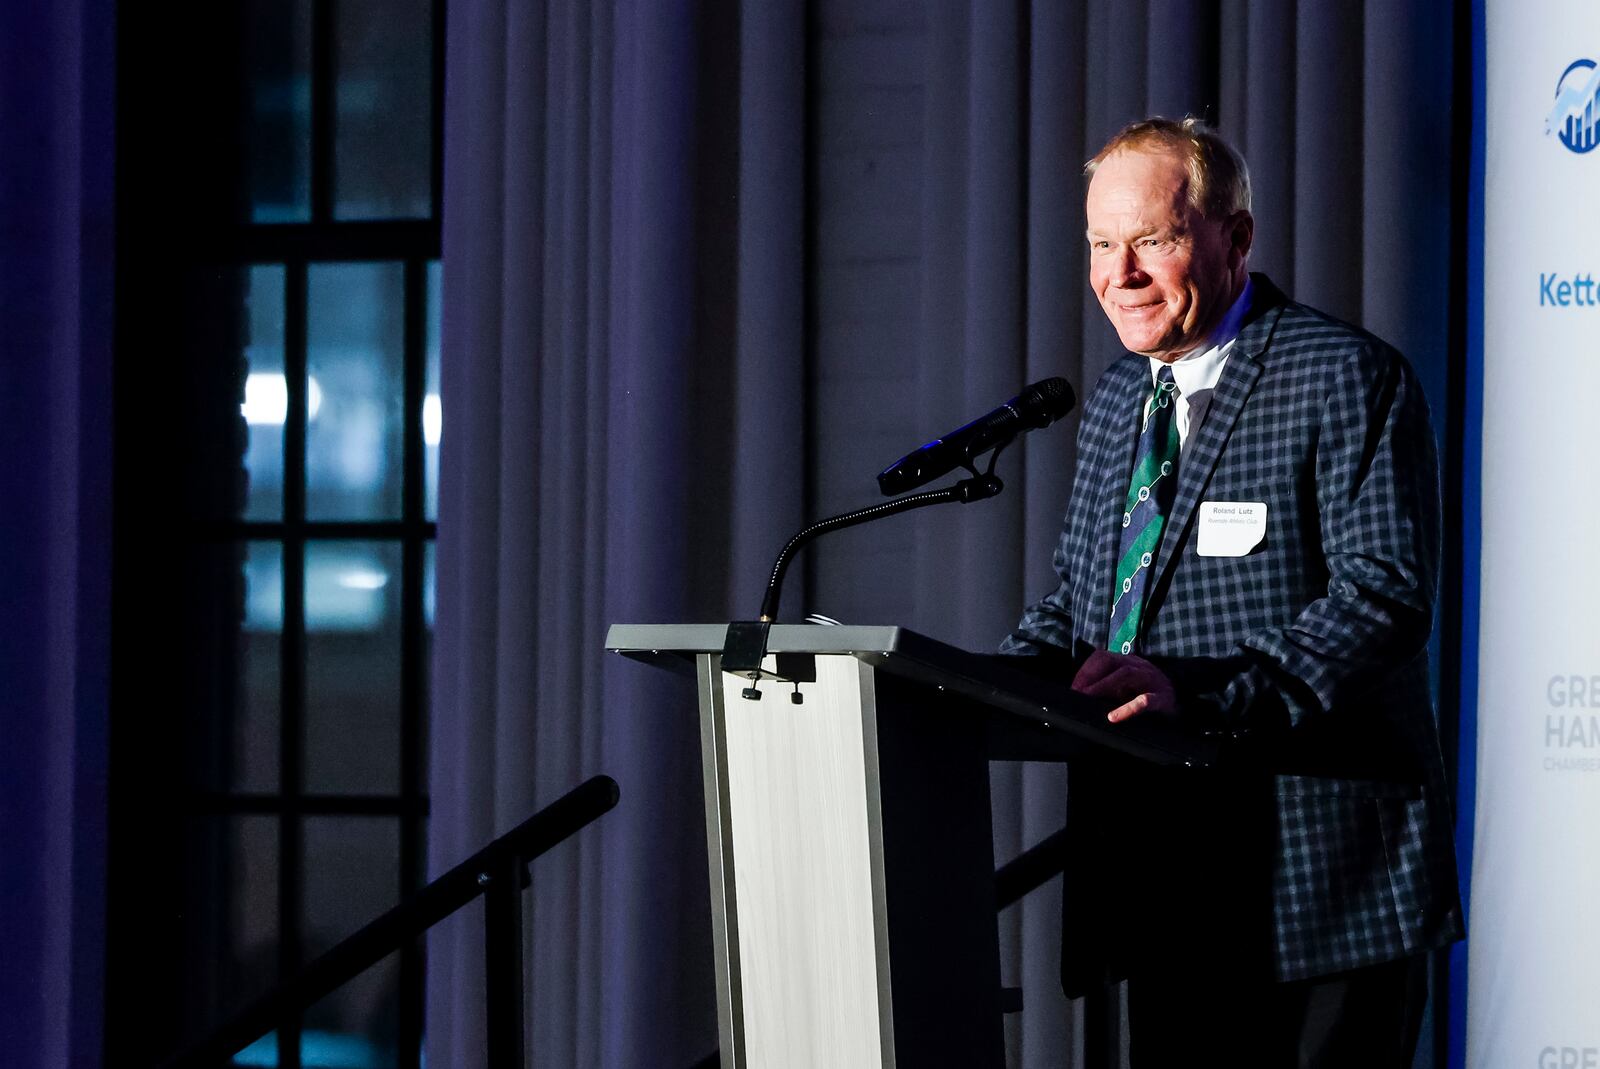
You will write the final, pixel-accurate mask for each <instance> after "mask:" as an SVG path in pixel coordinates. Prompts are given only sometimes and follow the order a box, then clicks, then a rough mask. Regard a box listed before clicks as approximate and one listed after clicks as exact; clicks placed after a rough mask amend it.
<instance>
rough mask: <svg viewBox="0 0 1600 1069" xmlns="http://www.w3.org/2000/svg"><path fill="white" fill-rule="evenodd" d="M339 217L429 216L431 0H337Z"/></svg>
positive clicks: (335, 206)
mask: <svg viewBox="0 0 1600 1069" xmlns="http://www.w3.org/2000/svg"><path fill="white" fill-rule="evenodd" d="M336 11H337V18H338V38H337V47H336V49H335V52H336V54H337V56H338V84H337V88H336V90H335V96H336V98H337V107H338V126H337V128H336V131H337V132H336V134H335V145H334V201H333V214H334V217H335V218H337V219H397V218H427V217H428V215H429V214H431V211H432V206H433V177H432V175H433V168H432V145H433V124H432V113H433V4H432V3H430V2H429V0H339V4H338V6H337V8H336Z"/></svg>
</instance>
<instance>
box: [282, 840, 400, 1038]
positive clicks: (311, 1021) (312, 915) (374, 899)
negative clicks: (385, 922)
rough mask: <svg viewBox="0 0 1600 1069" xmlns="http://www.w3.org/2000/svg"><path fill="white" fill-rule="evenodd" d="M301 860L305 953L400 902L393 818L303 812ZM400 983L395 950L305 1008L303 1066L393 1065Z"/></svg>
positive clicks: (317, 949) (322, 948)
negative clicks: (303, 885) (305, 814)
mask: <svg viewBox="0 0 1600 1069" xmlns="http://www.w3.org/2000/svg"><path fill="white" fill-rule="evenodd" d="M305 865H306V867H305V933H306V937H305V938H306V942H305V948H304V951H305V955H306V958H307V960H309V959H310V958H312V957H315V956H316V955H318V954H322V953H325V952H326V951H328V950H329V949H330V948H332V947H333V946H334V945H335V944H336V943H338V942H339V941H340V940H341V939H344V938H346V937H347V936H349V935H351V934H352V933H353V932H355V931H357V930H358V929H360V928H361V927H362V926H363V925H365V924H367V923H368V922H370V921H371V920H373V919H374V918H375V917H377V916H378V915H379V914H381V913H383V912H384V911H385V910H387V909H390V908H392V907H393V906H394V905H395V904H396V903H397V902H398V901H399V897H400V896H399V887H400V822H399V820H398V818H394V817H307V818H306V822H305ZM399 987H400V969H399V955H397V954H395V955H390V956H389V957H388V958H385V959H384V960H383V961H380V962H379V963H378V964H377V965H375V966H373V967H372V968H371V969H369V970H367V971H366V972H364V973H362V974H361V975H360V976H358V977H356V979H354V980H353V981H351V982H350V983H348V984H345V985H344V986H342V987H340V988H339V989H338V990H337V991H335V992H333V993H332V994H330V995H329V996H328V997H327V998H325V999H323V1000H322V1001H321V1002H318V1003H317V1004H315V1005H314V1006H312V1007H311V1008H310V1009H308V1010H307V1011H306V1015H305V1019H304V1032H303V1036H302V1047H301V1050H302V1052H303V1054H304V1055H305V1056H306V1057H305V1064H306V1065H308V1066H310V1065H318V1064H320V1065H335V1064H336V1065H349V1066H357V1065H360V1066H393V1065H395V1064H396V1057H395V1048H396V1045H397V1040H398V1036H399V1006H400V999H399ZM311 1056H315V1057H316V1058H317V1060H316V1061H312V1060H311Z"/></svg>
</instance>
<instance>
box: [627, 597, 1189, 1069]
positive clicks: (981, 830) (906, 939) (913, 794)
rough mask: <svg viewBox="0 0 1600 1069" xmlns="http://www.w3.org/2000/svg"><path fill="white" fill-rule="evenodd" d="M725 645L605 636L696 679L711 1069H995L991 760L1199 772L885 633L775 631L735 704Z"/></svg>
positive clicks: (1088, 704) (942, 653)
mask: <svg viewBox="0 0 1600 1069" xmlns="http://www.w3.org/2000/svg"><path fill="white" fill-rule="evenodd" d="M726 633H727V627H726V625H722V624H685V625H625V624H618V625H614V626H612V628H611V629H610V632H609V633H608V635H607V638H606V646H607V648H608V649H610V650H612V651H615V652H617V653H620V654H622V655H624V656H627V657H630V658H633V659H636V660H641V661H645V662H649V663H652V664H655V665H659V666H661V667H665V668H668V669H672V670H675V671H678V672H681V673H684V674H693V675H694V677H695V678H696V680H697V681H698V688H699V698H700V738H701V755H702V760H703V770H704V784H705V811H706V844H707V855H708V859H709V863H710V877H711V911H712V930H713V937H714V940H715V954H716V974H717V1026H718V1032H719V1035H720V1046H721V1056H722V1066H723V1069H745V1067H749V1069H788V1067H796V1069H798V1067H811V1066H840V1067H844V1066H848V1067H851V1069H866V1067H873V1069H890V1067H894V1066H900V1067H919V1066H946V1065H951V1066H954V1065H959V1066H964V1067H981V1066H996V1067H998V1066H1003V1065H1004V1064H1005V1057H1004V1042H1003V1034H1002V1027H1001V1016H1002V1009H1003V1007H1002V1001H1001V987H1000V955H999V937H998V926H997V922H996V915H995V894H994V881H993V875H994V848H993V832H992V827H991V820H990V802H989V769H988V764H989V762H990V761H992V760H1049V761H1062V760H1073V759H1077V758H1083V759H1086V760H1090V759H1092V760H1096V761H1107V760H1115V759H1116V758H1115V757H1113V756H1112V755H1121V757H1123V758H1126V759H1131V760H1133V761H1136V762H1141V763H1151V764H1156V765H1168V766H1171V765H1190V766H1194V765H1206V764H1209V763H1210V761H1211V760H1212V756H1213V755H1212V754H1211V753H1209V752H1208V751H1207V750H1206V749H1205V747H1204V746H1203V745H1202V744H1198V743H1197V742H1196V741H1195V740H1193V739H1188V738H1185V737H1183V736H1179V735H1177V734H1176V733H1173V732H1170V731H1168V730H1166V729H1165V727H1164V725H1162V724H1160V723H1156V722H1151V723H1142V722H1140V721H1138V720H1135V721H1130V722H1128V723H1125V724H1121V725H1117V726H1115V727H1113V726H1111V725H1109V724H1107V723H1106V721H1105V712H1106V710H1107V708H1108V703H1105V702H1095V701H1092V700H1090V699H1087V698H1084V697H1083V696H1082V695H1077V694H1074V693H1072V692H1070V691H1068V690H1067V689H1066V688H1065V687H1064V686H1062V685H1061V684H1059V683H1051V682H1049V681H1046V680H1043V679H1040V678H1037V677H1035V676H1032V675H1029V674H1028V673H1026V672H1024V671H1021V670H1019V669H1018V668H1017V667H1014V665H1015V663H1016V662H1013V661H1011V660H1010V659H1008V658H1001V657H995V656H984V655H978V654H972V653H967V652H965V651H962V650H958V649H955V648H953V647H951V646H947V645H945V644H943V643H940V642H937V641H935V640H933V639H930V638H927V637H925V636H922V635H919V634H916V633H915V632H912V631H909V630H906V629H904V628H898V627H854V626H816V625H784V624H776V625H773V627H772V629H771V633H770V636H769V640H768V643H767V651H768V657H767V660H766V661H765V662H764V665H765V667H766V668H767V669H768V670H769V671H771V672H776V671H777V670H778V667H779V664H780V662H781V663H782V667H783V674H784V676H785V677H786V678H788V679H793V680H800V682H792V683H780V682H777V681H775V680H772V679H764V680H762V681H761V682H760V683H759V685H758V687H759V690H760V693H761V697H760V698H759V699H758V700H752V699H751V698H748V697H745V696H743V694H742V692H743V691H744V690H745V689H746V688H747V687H749V686H750V681H749V680H748V679H745V678H743V677H740V676H735V675H733V674H731V673H725V672H723V671H722V668H721V652H722V649H723V643H724V638H725V636H726ZM797 697H798V701H797V700H796V698H797Z"/></svg>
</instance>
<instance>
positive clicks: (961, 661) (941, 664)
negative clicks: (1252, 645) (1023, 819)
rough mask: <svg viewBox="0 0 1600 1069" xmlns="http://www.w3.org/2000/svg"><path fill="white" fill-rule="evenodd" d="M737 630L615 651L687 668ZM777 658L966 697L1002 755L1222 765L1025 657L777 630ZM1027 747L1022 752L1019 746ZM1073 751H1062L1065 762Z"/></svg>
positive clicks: (656, 627)
mask: <svg viewBox="0 0 1600 1069" xmlns="http://www.w3.org/2000/svg"><path fill="white" fill-rule="evenodd" d="M727 632H728V625H727V624H613V625H612V626H611V629H610V631H609V632H608V633H607V635H606V648H607V649H609V650H611V651H613V652H616V653H620V654H623V655H624V656H626V657H630V658H633V659H636V660H642V661H648V662H652V663H656V664H661V665H663V666H667V667H671V666H672V665H674V664H678V665H683V666H685V667H687V666H688V665H689V663H690V662H692V661H693V660H694V659H695V658H696V657H698V656H701V655H707V654H720V653H721V652H722V649H723V644H724V642H725V640H726V638H727ZM767 652H768V653H773V654H777V653H799V654H816V655H819V656H822V655H841V656H850V657H855V658H857V659H859V660H861V661H863V662H864V663H866V664H869V665H872V666H874V667H875V668H877V669H879V670H880V671H884V672H888V673H890V674H892V675H894V676H897V677H899V678H902V679H906V680H909V681H911V682H914V683H918V684H923V685H926V686H929V687H932V688H936V689H937V690H939V691H943V692H948V693H950V694H954V695H959V696H961V697H964V698H967V699H970V700H971V701H973V702H976V703H978V704H979V705H981V706H982V707H984V708H987V709H988V710H990V711H991V712H993V713H998V714H1001V715H1000V716H999V717H993V718H991V735H992V736H995V738H999V737H1000V736H1005V737H1006V739H1007V740H1008V741H1006V742H999V743H993V744H992V749H993V750H994V754H995V756H996V757H1000V756H1011V752H1010V751H1012V750H1015V751H1016V755H1017V756H1021V755H1022V754H1023V753H1028V754H1035V755H1042V754H1043V753H1044V752H1045V751H1047V750H1049V749H1050V747H1049V746H1048V745H1047V744H1042V743H1041V742H1040V738H1041V736H1040V733H1041V732H1044V733H1047V734H1052V735H1057V734H1059V735H1064V736H1066V737H1069V738H1070V739H1071V740H1072V741H1071V743H1070V744H1069V745H1068V746H1067V750H1070V749H1072V748H1073V747H1081V746H1082V745H1083V744H1085V743H1087V744H1088V745H1090V746H1091V747H1093V748H1094V749H1103V750H1113V751H1117V752H1120V753H1122V754H1124V755H1126V756H1130V757H1134V758H1136V759H1138V760H1141V761H1147V762H1151V763H1155V764H1161V765H1187V766H1190V767H1203V766H1208V765H1211V764H1213V763H1214V762H1215V760H1216V746H1215V744H1214V743H1211V742H1209V741H1206V740H1200V739H1196V738H1193V737H1190V736H1187V735H1184V734H1182V733H1180V732H1177V731H1174V730H1172V729H1170V728H1167V727H1165V726H1164V725H1162V724H1159V723H1156V722H1153V721H1152V722H1149V723H1141V722H1138V721H1132V722H1129V723H1127V724H1119V725H1110V724H1107V723H1106V721H1105V712H1106V706H1105V704H1104V703H1102V702H1098V701H1095V700H1093V699H1089V698H1086V697H1085V696H1083V695H1081V694H1077V693H1074V692H1072V691H1070V690H1068V688H1067V687H1066V685H1065V684H1064V683H1052V682H1049V681H1046V680H1041V679H1038V678H1036V677H1032V676H1029V675H1028V674H1027V673H1025V672H1023V671H1021V670H1020V667H1018V666H1015V665H1013V664H1012V662H1013V661H1016V660H1017V659H1016V658H1009V657H1000V656H997V655H984V654H978V653H972V652H969V651H967V650H962V649H958V648H956V647H954V646H951V645H948V644H947V643H943V642H940V641H938V640H937V639H931V638H928V637H927V636H926V635H922V634H919V633H917V632H915V631H912V630H910V629H908V628H904V627H894V626H887V625H886V626H856V625H837V626H831V625H818V624H773V625H772V631H771V634H770V636H769V639H768V642H767ZM1018 747H1020V749H1017V748H1018ZM1067 750H1062V751H1060V752H1058V754H1057V756H1056V757H1055V759H1057V760H1059V759H1061V756H1062V755H1063V754H1066V753H1067Z"/></svg>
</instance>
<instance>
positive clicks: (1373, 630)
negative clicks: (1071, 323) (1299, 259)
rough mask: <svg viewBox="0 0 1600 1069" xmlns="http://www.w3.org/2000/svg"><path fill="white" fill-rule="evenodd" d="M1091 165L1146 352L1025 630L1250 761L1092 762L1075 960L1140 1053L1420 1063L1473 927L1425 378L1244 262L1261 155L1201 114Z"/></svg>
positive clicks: (1080, 823) (1095, 231)
mask: <svg viewBox="0 0 1600 1069" xmlns="http://www.w3.org/2000/svg"><path fill="white" fill-rule="evenodd" d="M1085 171H1086V173H1087V174H1088V175H1090V181H1089V190H1088V196H1087V199H1086V202H1085V214H1086V217H1087V224H1088V226H1087V237H1088V243H1089V276H1090V285H1091V287H1092V289H1093V291H1094V294H1095V297H1096V298H1097V299H1098V300H1099V302H1100V305H1101V307H1102V309H1104V311H1105V314H1106V316H1107V318H1108V319H1109V320H1110V321H1111V324H1112V326H1113V327H1115V328H1116V331H1117V335H1118V337H1119V338H1120V339H1121V341H1122V344H1123V345H1124V346H1125V347H1126V348H1127V349H1128V350H1129V352H1128V355H1127V356H1125V357H1123V358H1122V359H1121V360H1120V361H1118V362H1117V363H1115V364H1114V365H1113V366H1112V367H1111V368H1109V369H1108V370H1107V371H1106V373H1105V375H1104V376H1103V377H1102V378H1101V380H1100V382H1099V383H1098V385H1097V386H1096V388H1095V391H1094V393H1093V395H1092V396H1091V397H1090V399H1089V402H1088V403H1087V405H1086V406H1085V410H1084V414H1083V421H1082V424H1081V426H1080V428H1079V432H1078V467H1077V472H1076V474H1075V477H1074V480H1073V489H1072V496H1071V499H1070V501H1069V503H1068V506H1067V515H1066V522H1065V527H1064V530H1063V532H1062V535H1061V539H1060V542H1059V544H1058V545H1057V548H1056V554H1055V566H1056V572H1057V582H1056V584H1055V588H1054V589H1053V590H1052V591H1051V592H1050V593H1049V594H1048V595H1046V596H1045V597H1044V598H1043V599H1041V600H1040V601H1039V602H1038V603H1036V604H1035V605H1033V606H1031V607H1030V608H1029V609H1028V610H1027V612H1026V613H1025V614H1024V615H1023V618H1022V621H1021V623H1020V624H1019V625H1018V628H1017V630H1016V631H1015V632H1013V633H1012V635H1011V636H1010V637H1009V638H1007V640H1006V641H1005V643H1004V644H1003V645H1002V647H1001V648H1002V651H1003V652H1007V653H1013V654H1019V655H1032V656H1035V657H1039V658H1042V660H1041V661H1040V662H1039V663H1040V664H1042V665H1050V666H1053V670H1055V671H1059V672H1062V673H1064V674H1065V675H1066V677H1067V678H1070V679H1071V681H1072V686H1073V687H1074V688H1075V689H1077V690H1080V691H1082V692H1084V693H1086V694H1089V695H1092V696H1095V697H1098V698H1101V699H1103V700H1104V701H1105V703H1106V705H1107V707H1108V713H1107V717H1108V719H1109V720H1110V721H1111V722H1112V723H1114V724H1122V723H1123V722H1124V721H1128V720H1130V719H1134V718H1161V719H1163V720H1165V721H1167V722H1169V723H1170V724H1171V725H1174V726H1176V727H1177V728H1179V729H1181V730H1187V731H1191V732H1193V733H1195V734H1196V735H1207V736H1210V737H1212V738H1215V739H1218V740H1222V741H1223V743H1224V746H1225V748H1226V749H1227V750H1229V751H1231V757H1232V760H1230V761H1228V762H1227V763H1226V765H1227V768H1228V771H1226V772H1197V771H1193V770H1185V771H1183V772H1176V773H1152V772H1149V771H1145V770H1140V769H1135V768H1131V767H1120V768H1119V767H1112V766H1111V765H1109V764H1104V765H1099V766H1095V765H1089V764H1087V763H1080V764H1075V765H1074V766H1073V767H1072V768H1071V770H1070V773H1069V780H1070V783H1071V798H1070V801H1069V807H1068V810H1069V824H1068V830H1069V834H1070V837H1071V840H1072V844H1073V855H1072V861H1071V863H1070V866H1069V869H1068V872H1067V877H1066V883H1065V885H1064V908H1065V911H1066V918H1065V919H1066V923H1065V925H1064V937H1063V939H1064V945H1063V950H1062V978H1063V984H1064V986H1065V988H1066V989H1067V992H1068V994H1069V995H1078V994H1082V993H1084V992H1085V991H1087V990H1088V989H1089V988H1090V987H1091V986H1093V985H1095V984H1103V983H1106V982H1109V981H1114V980H1117V979H1120V978H1123V977H1127V978H1128V979H1129V988H1128V993H1129V994H1128V997H1129V1021H1130V1029H1131V1032H1130V1039H1131V1048H1132V1056H1133V1064H1134V1065H1135V1066H1141V1067H1142V1066H1156V1065H1160V1066H1168V1065H1204V1064H1229V1065H1260V1066H1279V1065H1282V1066H1307V1067H1309V1066H1348V1065H1357V1064H1359V1065H1362V1066H1364V1067H1366V1069H1377V1067H1380V1066H1394V1067H1397V1069H1398V1067H1402V1066H1409V1065H1410V1063H1411V1053H1412V1050H1413V1048H1414V1046H1415V1043H1416V1038H1417V1030H1418V1025H1419V1022H1420V1018H1421V1010H1422V1005H1423V997H1424V993H1425V978H1426V968H1425V962H1426V955H1427V952H1428V951H1430V950H1433V949H1436V948H1438V947H1442V946H1445V945H1448V944H1449V943H1450V942H1452V941H1453V940H1455V939H1457V938H1459V937H1460V934H1461V917H1460V906H1459V903H1458V901H1457V894H1456V877H1455V861H1454V856H1453V851H1452V841H1451V830H1450V829H1451V822H1450V809H1449V795H1448V793H1447V790H1446V784H1445V777H1444V772H1443V762H1442V760H1441V756H1440V751H1439V745H1438V739H1437V736H1436V732H1435V728H1434V720H1433V708H1432V699H1431V695H1430V691H1429V684H1428V669H1427V655H1426V644H1427V641H1428V636H1429V633H1430V631H1431V628H1432V619H1433V616H1432V614H1433V605H1434V598H1435V593H1436V586H1437V571H1438V560H1439V522H1440V521H1439V485H1438V470H1437V461H1436V458H1435V449H1434V442H1433V433H1432V430H1431V428H1430V427H1429V423H1428V413H1427V407H1426V403H1425V401H1424V399H1423V395H1422V391H1421V387H1420V385H1419V384H1418V382H1417V380H1416V378H1415V375H1414V374H1413V372H1412V370H1411V368H1410V366H1409V365H1408V364H1407V363H1406V361H1405V359H1404V358H1403V357H1401V356H1400V354H1399V353H1397V352H1395V351H1394V349H1392V348H1391V347H1389V346H1388V345H1386V344H1384V343H1383V342H1382V341H1380V340H1378V339H1377V338H1374V337H1373V336H1371V335H1370V334H1367V333H1365V332H1363V331H1361V330H1359V329H1357V328H1355V327H1352V326H1349V325H1347V324H1344V323H1340V322H1338V321H1337V320H1335V319H1333V318H1331V317H1329V316H1327V315H1324V314H1322V313H1320V312H1317V311H1314V310H1313V309H1310V308H1307V307H1305V306H1303V305H1299V304H1296V303H1294V302H1292V301H1290V300H1289V299H1288V298H1286V297H1285V296H1284V294H1283V293H1282V292H1280V291H1279V290H1278V288H1277V287H1276V286H1274V285H1273V284H1272V282H1271V281H1270V280H1269V279H1267V278H1266V277H1265V276H1263V275H1254V276H1252V275H1251V274H1250V273H1249V270H1248V267H1247V261H1248V258H1249V255H1250V248H1251V243H1252V240H1253V238H1254V234H1255V223H1254V219H1253V217H1252V216H1251V213H1250V182H1249V177H1248V172H1247V170H1246V168H1245V164H1244V161H1243V160H1242V159H1241V158H1240V157H1239V155H1238V153H1237V152H1235V151H1234V150H1233V148H1232V147H1231V146H1229V145H1228V144H1227V143H1226V142H1225V141H1223V140H1222V139H1221V138H1220V137H1219V136H1217V135H1216V134H1215V133H1214V132H1213V131H1211V130H1209V129H1208V128H1206V127H1205V126H1204V125H1203V124H1202V123H1199V122H1197V121H1195V120H1185V121H1182V122H1174V121H1170V120H1163V119H1151V120H1146V121H1144V122H1139V123H1135V124H1133V125H1131V126H1129V127H1127V128H1126V129H1124V130H1123V131H1121V132H1120V133H1119V134H1117V135H1116V137H1114V138H1113V139H1112V140H1111V141H1110V142H1109V143H1108V144H1107V145H1106V147H1105V148H1104V149H1102V150H1101V151H1100V153H1099V154H1098V155H1096V156H1095V158H1094V159H1093V160H1091V161H1090V162H1089V164H1088V165H1087V166H1086V168H1085ZM1120 730H1127V728H1121V729H1120Z"/></svg>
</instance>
